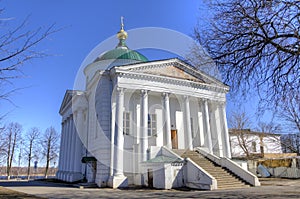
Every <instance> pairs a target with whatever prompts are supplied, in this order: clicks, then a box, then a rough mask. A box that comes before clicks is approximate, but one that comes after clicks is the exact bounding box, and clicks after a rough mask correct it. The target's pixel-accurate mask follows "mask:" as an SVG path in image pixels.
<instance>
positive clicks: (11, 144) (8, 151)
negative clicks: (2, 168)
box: [4, 122, 22, 179]
mask: <svg viewBox="0 0 300 199" xmlns="http://www.w3.org/2000/svg"><path fill="white" fill-rule="evenodd" d="M21 133H22V126H21V125H20V124H19V123H16V122H12V123H9V124H8V125H7V127H6V128H5V139H4V141H5V155H6V174H7V179H10V173H11V167H12V162H13V160H14V155H15V151H16V148H17V144H18V141H19V140H20V137H21Z"/></svg>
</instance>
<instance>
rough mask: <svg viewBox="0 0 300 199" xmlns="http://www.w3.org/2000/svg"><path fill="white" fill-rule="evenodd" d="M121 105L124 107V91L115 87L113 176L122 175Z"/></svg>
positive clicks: (122, 136) (122, 137)
mask: <svg viewBox="0 0 300 199" xmlns="http://www.w3.org/2000/svg"><path fill="white" fill-rule="evenodd" d="M123 107H124V91H123V89H122V88H117V94H116V122H115V137H114V142H115V149H114V168H115V172H114V176H124V174H123V159H124V157H123V150H124V135H123Z"/></svg>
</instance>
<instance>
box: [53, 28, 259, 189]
mask: <svg viewBox="0 0 300 199" xmlns="http://www.w3.org/2000/svg"><path fill="white" fill-rule="evenodd" d="M117 37H118V39H119V43H118V44H117V47H116V48H115V49H113V50H110V51H107V52H104V53H102V54H101V55H99V56H98V57H97V59H96V60H95V61H94V62H93V63H90V64H89V65H87V66H86V67H85V69H84V74H85V77H86V86H85V90H83V91H78V90H67V91H66V94H65V96H64V99H63V102H62V105H61V107H60V111H59V113H60V114H61V116H62V133H61V145H60V157H59V168H58V172H57V178H58V179H60V180H64V181H68V182H76V181H80V180H83V179H85V180H87V181H88V182H90V183H95V184H97V185H98V186H99V187H112V188H119V187H127V186H128V185H140V186H149V187H154V188H160V189H170V188H176V187H184V186H185V187H191V188H197V189H208V190H212V189H217V188H222V187H223V188H224V187H225V188H226V187H229V188H230V187H232V185H233V184H234V185H236V184H238V182H235V181H232V183H231V184H229V183H227V182H228V179H229V175H230V173H235V175H236V176H239V178H240V180H239V183H240V184H239V185H238V186H249V185H253V186H258V185H259V182H258V180H257V178H256V177H255V176H254V175H252V174H251V173H249V172H248V171H245V170H243V169H242V168H241V167H239V166H238V165H237V164H235V163H234V162H232V161H231V160H230V158H231V151H230V144H229V134H228V128H227V122H226V121H227V120H226V111H225V108H226V107H225V105H226V93H227V92H228V91H229V87H228V86H227V85H225V84H223V83H222V82H220V81H219V80H217V79H215V78H213V77H211V76H209V75H207V74H205V73H204V72H202V71H199V70H197V69H196V68H195V67H193V66H191V65H190V64H188V63H186V62H184V61H182V60H180V59H177V58H174V59H166V60H158V61H149V60H148V59H147V58H146V57H145V56H143V55H142V54H140V53H139V52H137V51H134V50H130V49H129V48H128V47H127V46H126V43H125V40H126V38H127V33H126V31H125V30H124V26H123V24H122V26H121V30H120V31H119V32H118V34H117ZM206 162H207V165H208V164H210V165H211V166H207V168H206V165H204V163H206ZM202 163H203V165H201V164H202ZM215 166H219V170H222V171H223V170H224V172H225V173H224V175H223V174H222V175H221V176H224V179H225V180H224V179H223V180H222V179H221V178H220V177H218V176H220V175H218V174H216V173H214V170H211V171H210V167H215ZM220 172H221V171H220ZM227 174H228V179H227ZM223 181H227V182H223ZM229 181H230V180H229ZM222 183H223V184H222ZM224 183H225V184H224ZM226 183H227V184H226Z"/></svg>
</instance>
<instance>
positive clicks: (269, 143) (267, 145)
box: [230, 134, 282, 157]
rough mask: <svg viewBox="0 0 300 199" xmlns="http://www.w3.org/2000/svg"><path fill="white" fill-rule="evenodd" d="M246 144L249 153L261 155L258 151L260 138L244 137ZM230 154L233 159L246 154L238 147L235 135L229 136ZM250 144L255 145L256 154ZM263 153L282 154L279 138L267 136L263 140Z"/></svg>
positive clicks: (253, 136)
mask: <svg viewBox="0 0 300 199" xmlns="http://www.w3.org/2000/svg"><path fill="white" fill-rule="evenodd" d="M244 138H245V140H246V143H247V146H248V147H247V148H248V150H249V152H250V153H261V151H260V144H261V141H260V138H259V136H257V135H244ZM230 142H231V143H230V145H231V153H232V156H233V157H239V156H245V155H246V154H245V153H244V151H243V150H242V148H241V147H240V145H239V142H238V138H237V136H236V135H233V134H230ZM252 142H255V143H256V152H254V150H253V147H252ZM263 145H264V153H282V149H281V143H280V136H275V138H274V136H268V137H264V138H263Z"/></svg>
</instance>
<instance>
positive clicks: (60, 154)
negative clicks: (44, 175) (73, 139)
mask: <svg viewBox="0 0 300 199" xmlns="http://www.w3.org/2000/svg"><path fill="white" fill-rule="evenodd" d="M63 126H64V122H62V123H61V134H60V145H59V159H58V172H57V173H56V177H57V178H58V179H61V177H60V176H61V171H62V161H61V160H62V143H63V136H64V131H63V129H64V128H63Z"/></svg>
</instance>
